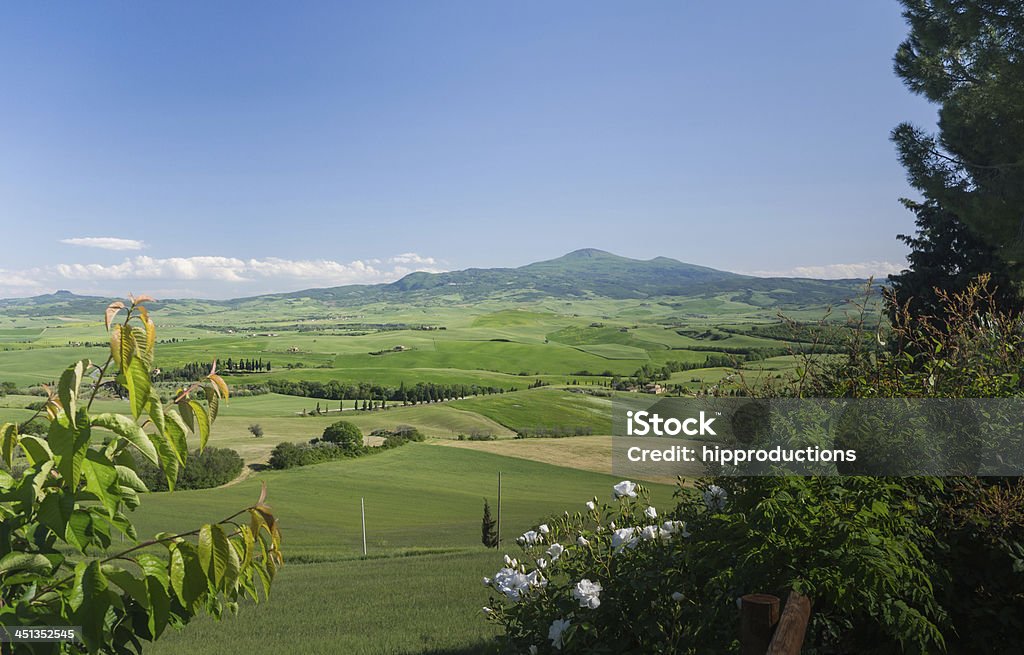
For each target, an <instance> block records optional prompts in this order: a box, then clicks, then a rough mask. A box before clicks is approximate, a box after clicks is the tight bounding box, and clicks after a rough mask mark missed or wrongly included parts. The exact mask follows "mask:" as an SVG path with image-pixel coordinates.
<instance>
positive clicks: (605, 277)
mask: <svg viewBox="0 0 1024 655" xmlns="http://www.w3.org/2000/svg"><path fill="white" fill-rule="evenodd" d="M863 285H864V281H863V280H814V279H805V278H761V277H753V276H748V275H739V274H737V273H730V272H727V271H720V270H717V269H713V268H707V267H704V266H696V265H693V264H687V263H684V262H680V261H677V260H675V259H670V258H668V257H655V258H654V259H649V260H638V259H630V258H627V257H621V256H619V255H614V254H612V253H609V252H605V251H602V250H595V249H583V250H576V251H574V252H571V253H569V254H567V255H563V256H562V257H558V258H556V259H551V260H547V261H541V262H535V263H533V264H527V265H525V266H520V267H518V268H470V269H466V270H462V271H450V272H447V273H424V272H417V273H410V274H409V275H406V276H405V277H403V278H402V279H400V280H397V281H396V282H392V283H389V284H375V285H347V286H341V287H331V288H325V289H305V290H302V291H294V292H290V293H280V294H268V295H264V296H256V297H250V298H237V299H233V300H226V301H196V300H189V301H173V300H167V301H164V303H163V304H165V305H172V304H174V305H188V306H195V305H197V304H200V305H204V306H212V307H217V306H219V307H239V306H243V305H245V306H253V305H258V304H260V302H261V301H264V300H269V299H309V300H313V301H318V302H322V303H324V304H325V305H326V306H332V307H345V306H358V305H365V304H369V303H377V302H387V303H404V304H410V305H416V304H434V303H437V302H451V301H455V302H478V301H482V300H504V301H511V302H531V301H536V300H540V299H543V298H559V299H586V298H610V299H615V300H624V299H646V298H655V297H658V298H694V297H697V298H709V297H712V296H717V295H721V294H735V296H734V297H733V299H734V300H735V301H737V302H743V303H746V304H748V305H752V306H755V307H780V308H784V307H801V306H823V305H830V304H840V303H842V302H844V301H846V300H847V299H849V298H850V297H852V296H855V295H857V294H858V293H859V292H860V290H862V289H863ZM107 302H109V300H108V299H106V298H99V297H93V296H78V295H76V294H73V293H70V292H67V291H59V292H57V293H54V294H48V295H44V296H36V297H33V298H24V299H13V300H0V311H3V312H4V313H6V314H9V315H12V316H13V315H21V316H42V315H54V314H60V313H69V314H82V313H95V312H97V311H102V309H103V307H104V306H105V304H106V303H107Z"/></svg>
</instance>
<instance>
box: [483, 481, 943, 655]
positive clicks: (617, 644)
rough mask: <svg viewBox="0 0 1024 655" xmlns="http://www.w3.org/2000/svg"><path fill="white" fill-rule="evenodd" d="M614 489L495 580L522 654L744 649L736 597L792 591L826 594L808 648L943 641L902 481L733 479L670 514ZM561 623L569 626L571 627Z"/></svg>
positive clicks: (504, 619)
mask: <svg viewBox="0 0 1024 655" xmlns="http://www.w3.org/2000/svg"><path fill="white" fill-rule="evenodd" d="M748 483H749V484H748ZM615 489H616V492H615V495H616V496H619V498H618V499H617V500H613V504H612V505H608V504H602V505H598V504H597V502H596V500H597V499H594V500H592V501H590V502H589V503H588V504H587V508H586V511H584V512H576V513H573V514H568V513H567V514H566V515H563V516H562V517H554V518H552V519H551V520H550V521H549V522H547V523H545V524H542V525H540V526H538V527H537V528H536V529H534V530H531V531H528V532H526V533H525V534H524V535H523V536H522V537H520V538H519V540H518V541H519V544H520V545H521V546H522V548H523V550H524V551H525V554H524V555H523V556H521V561H518V558H517V559H511V560H506V567H505V568H504V569H502V570H501V571H499V572H498V574H496V575H495V576H494V578H492V579H490V580H488V581H487V584H488V585H489V586H491V587H492V588H493V589H494V590H495V591H497V592H499V593H500V594H501V596H500V597H498V596H492V598H491V602H490V603H489V605H488V608H487V610H486V613H487V614H488V615H489V616H490V617H491V619H492V620H495V621H497V622H499V623H500V624H501V625H502V626H503V627H504V628H505V632H506V640H507V643H508V645H509V646H510V649H511V650H513V651H514V652H523V651H526V650H527V649H529V648H530V647H531V646H534V647H537V648H538V649H539V650H540V651H541V652H552V649H557V650H560V651H561V652H567V653H570V652H578V653H620V652H644V653H706V652H734V651H735V650H736V648H737V643H736V635H737V632H736V623H737V610H736V602H737V599H738V597H739V596H740V595H742V594H744V593H748V592H750V591H752V590H757V591H761V592H768V593H771V592H775V593H779V594H780V595H781V594H782V593H783V591H784V590H788V589H797V590H799V591H803V592H805V593H808V594H810V595H812V596H813V597H814V598H815V619H814V623H813V625H812V627H811V642H810V643H811V644H814V646H813V647H812V648H810V649H808V650H806V651H805V652H832V651H830V650H828V649H829V648H830V645H831V644H833V642H834V641H835V640H836V639H837V638H838V636H839V635H840V634H841V635H842V636H843V638H844V640H845V641H843V644H844V645H848V646H849V645H851V644H852V648H853V650H854V651H855V652H872V649H875V651H874V652H878V649H881V650H882V651H885V652H892V651H893V650H896V649H899V648H902V649H904V650H907V651H915V650H921V651H926V650H928V649H931V648H934V647H939V646H941V644H942V636H941V634H940V633H939V631H938V628H937V625H936V624H937V622H938V621H939V620H940V619H941V610H940V608H939V606H938V604H937V603H936V601H935V599H934V596H933V594H932V590H931V585H930V583H929V578H928V575H929V572H930V569H929V568H928V562H927V560H926V558H925V557H924V556H923V554H922V553H921V550H920V549H919V547H918V546H917V543H918V541H919V539H921V538H924V537H926V536H928V533H927V531H926V530H925V529H924V528H923V527H921V526H920V525H919V524H918V523H917V522H916V521H915V520H914V506H913V504H912V503H907V502H905V501H906V500H907V499H908V497H907V494H906V493H905V491H904V490H903V489H902V488H901V487H900V486H899V485H896V484H890V483H888V482H886V481H883V480H877V479H870V478H856V479H853V481H852V483H850V481H849V480H848V481H845V483H841V482H839V481H837V480H835V479H828V478H817V479H813V478H812V479H804V478H769V477H765V478H752V479H749V480H747V481H744V482H742V483H739V484H737V483H736V480H733V485H731V489H732V491H731V492H729V491H726V490H725V489H723V488H721V487H717V486H713V485H707V483H704V486H703V488H698V489H694V488H684V489H681V490H680V492H679V494H680V496H681V502H680V504H679V507H678V508H677V509H676V510H675V511H674V512H672V513H670V515H668V516H660V515H659V512H658V511H657V509H656V508H653V507H651V506H650V505H649V502H648V500H647V496H646V491H645V490H644V488H643V487H642V486H640V485H633V484H632V483H630V482H626V481H624V482H622V483H620V484H619V485H616V487H615ZM852 580H856V581H858V582H857V584H851V581H852ZM851 620H852V621H855V622H856V625H857V627H858V632H857V633H856V635H855V639H853V640H852V641H851V639H850V637H851V635H850V634H849V633H848V626H849V622H850V621H851ZM556 621H567V622H568V625H567V626H565V630H564V631H562V632H560V633H559V631H558V630H557V629H556V628H559V627H562V626H563V625H564V624H561V623H558V624H556ZM556 633H557V634H556ZM815 649H818V650H815Z"/></svg>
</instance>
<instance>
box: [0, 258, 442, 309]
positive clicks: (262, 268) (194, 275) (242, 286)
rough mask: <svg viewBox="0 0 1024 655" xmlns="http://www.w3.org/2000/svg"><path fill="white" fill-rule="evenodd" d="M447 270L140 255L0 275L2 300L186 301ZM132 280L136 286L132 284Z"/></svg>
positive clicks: (413, 263) (412, 262) (380, 263)
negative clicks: (65, 292) (134, 296)
mask: <svg viewBox="0 0 1024 655" xmlns="http://www.w3.org/2000/svg"><path fill="white" fill-rule="evenodd" d="M442 270H444V269H442V268H439V266H438V264H437V260H436V259H434V258H433V257H422V256H420V255H418V254H416V253H403V254H401V255H396V256H394V257H389V258H386V259H383V260H382V259H370V260H355V261H352V262H348V263H342V262H337V261H334V260H328V259H306V260H294V259H281V258H278V257H268V258H265V259H239V258H236V257H219V256H196V257H167V258H157V257H149V256H146V255H138V256H135V257H128V258H125V259H124V260H123V261H121V262H119V263H113V264H57V265H54V266H43V267H37V268H32V269H27V270H23V271H0V273H2V275H3V279H2V280H0V296H8V297H9V296H24V295H31V294H35V293H45V292H47V291H52V290H53V289H56V288H67V289H71V290H72V291H77V292H79V293H97V294H110V295H123V294H124V293H125V292H126V291H127V290H131V289H138V290H140V292H141V290H145V291H146V292H147V293H151V294H152V293H157V292H159V293H161V294H162V295H164V297H171V296H170V295H169V294H170V293H174V294H175V295H178V296H182V297H183V296H200V297H208V298H218V297H219V298H226V297H238V296H240V295H247V294H259V293H272V292H279V291H294V290H298V289H303V288H309V287H331V286H342V285H346V284H376V283H382V282H393V281H395V280H397V279H399V278H401V277H402V276H404V275H407V274H409V273H412V272H414V271H427V272H431V273H437V272H440V271H442ZM133 281H137V283H136V284H132V282H133ZM182 282H186V283H187V284H184V285H183V284H182ZM172 285H173V286H172Z"/></svg>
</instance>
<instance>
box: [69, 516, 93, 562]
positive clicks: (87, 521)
mask: <svg viewBox="0 0 1024 655" xmlns="http://www.w3.org/2000/svg"><path fill="white" fill-rule="evenodd" d="M91 527H92V516H90V515H89V512H87V511H85V510H82V509H76V510H73V511H72V512H71V516H70V517H68V525H67V528H66V529H65V530H64V540H65V541H67V542H68V543H69V544H71V545H72V546H74V547H75V548H77V549H78V550H79V552H82V553H84V552H85V549H86V547H87V546H88V545H89V543H90V539H89V532H90V528H91Z"/></svg>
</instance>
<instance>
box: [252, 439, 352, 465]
mask: <svg viewBox="0 0 1024 655" xmlns="http://www.w3.org/2000/svg"><path fill="white" fill-rule="evenodd" d="M360 454H361V453H360V451H353V450H348V449H346V448H344V447H342V446H339V445H337V444H333V443H330V442H327V441H319V440H316V439H314V440H313V441H312V442H310V443H291V442H288V441H286V442H283V443H279V444H277V445H276V446H274V450H273V451H271V453H270V467H271V468H275V469H290V468H293V467H295V466H309V465H310V464H319V463H321V462H329V461H331V460H335V459H344V458H346V457H358V456H359V455H360Z"/></svg>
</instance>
